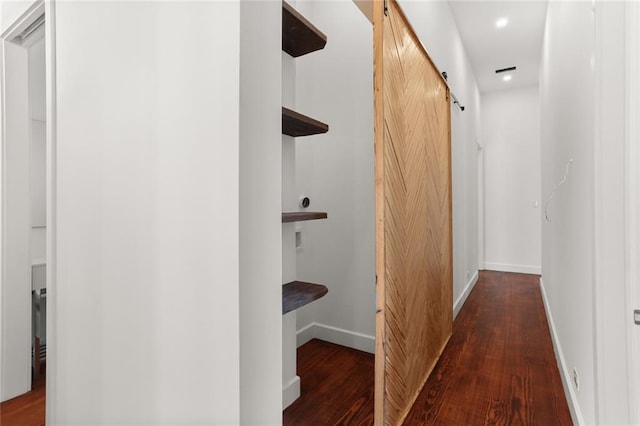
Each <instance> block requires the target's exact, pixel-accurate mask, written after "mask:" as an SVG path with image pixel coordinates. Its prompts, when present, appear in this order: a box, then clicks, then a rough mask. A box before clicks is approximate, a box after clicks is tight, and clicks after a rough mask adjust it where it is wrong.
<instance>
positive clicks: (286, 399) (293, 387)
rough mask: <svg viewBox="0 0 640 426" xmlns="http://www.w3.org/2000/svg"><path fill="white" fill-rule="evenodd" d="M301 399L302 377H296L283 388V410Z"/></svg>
mask: <svg viewBox="0 0 640 426" xmlns="http://www.w3.org/2000/svg"><path fill="white" fill-rule="evenodd" d="M298 398H300V377H299V376H295V377H294V378H293V379H291V380H290V381H289V383H287V384H286V385H283V386H282V409H283V410H284V409H285V408H287V407H288V406H290V405H291V404H293V402H294V401H295V400H296V399H298Z"/></svg>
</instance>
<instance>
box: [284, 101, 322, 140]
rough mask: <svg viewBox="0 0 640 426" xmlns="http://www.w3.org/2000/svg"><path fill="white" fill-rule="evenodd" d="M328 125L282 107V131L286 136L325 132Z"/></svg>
mask: <svg viewBox="0 0 640 426" xmlns="http://www.w3.org/2000/svg"><path fill="white" fill-rule="evenodd" d="M328 131H329V125H328V124H325V123H323V122H322V121H318V120H316V119H314V118H311V117H309V116H306V115H304V114H300V113H299V112H296V111H293V110H291V109H289V108H285V107H282V133H283V134H285V135H288V136H293V137H301V136H311V135H319V134H322V133H327V132H328Z"/></svg>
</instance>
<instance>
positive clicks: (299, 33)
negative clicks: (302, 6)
mask: <svg viewBox="0 0 640 426" xmlns="http://www.w3.org/2000/svg"><path fill="white" fill-rule="evenodd" d="M325 44H327V36H326V35H324V33H323V32H322V31H320V30H319V29H317V28H316V27H315V26H314V25H313V24H312V23H311V22H309V21H307V19H306V18H305V17H304V16H302V15H301V14H300V13H299V12H298V11H297V10H295V9H294V8H293V6H291V5H290V4H288V3H287V2H284V1H283V2H282V50H284V51H285V52H287V53H288V54H289V55H291V56H293V57H294V58H297V57H298V56H302V55H306V54H307V53H311V52H315V51H316V50H320V49H323V48H324V46H325Z"/></svg>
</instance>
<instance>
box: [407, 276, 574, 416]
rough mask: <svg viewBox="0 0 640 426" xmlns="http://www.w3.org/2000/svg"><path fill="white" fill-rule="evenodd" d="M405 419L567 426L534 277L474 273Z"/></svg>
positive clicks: (553, 359)
mask: <svg viewBox="0 0 640 426" xmlns="http://www.w3.org/2000/svg"><path fill="white" fill-rule="evenodd" d="M405 424H406V425H545V426H553V425H559V426H560V425H562V426H564V425H571V424H572V421H571V415H570V414H569V407H568V405H567V401H566V398H565V395H564V390H563V388H562V382H561V379H560V372H559V371H558V366H557V362H556V358H555V354H554V352H553V344H552V342H551V336H550V334H549V326H548V324H547V318H546V314H545V311H544V305H543V302H542V295H541V293H540V284H539V277H538V276H537V275H526V274H511V273H505V272H489V271H481V272H480V279H479V281H478V284H476V287H475V288H474V290H473V291H472V292H471V294H470V295H469V298H468V299H467V301H466V303H465V304H464V306H463V307H462V310H461V311H460V314H459V315H458V317H457V318H456V321H455V324H454V328H453V335H452V337H451V339H450V340H449V343H448V345H447V348H446V350H445V351H444V353H443V354H442V357H441V358H440V361H438V364H437V365H436V367H435V369H434V370H433V373H432V374H431V377H430V378H429V380H428V381H427V383H426V384H425V386H424V388H423V389H422V392H421V393H420V396H419V397H418V399H417V400H416V402H415V404H414V406H413V408H412V410H411V412H410V413H409V415H408V416H407V418H406V421H405Z"/></svg>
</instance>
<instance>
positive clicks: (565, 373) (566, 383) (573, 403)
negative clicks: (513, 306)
mask: <svg viewBox="0 0 640 426" xmlns="http://www.w3.org/2000/svg"><path fill="white" fill-rule="evenodd" d="M540 292H541V293H542V301H543V302H544V311H545V313H546V314H547V323H548V324H549V331H550V332H551V340H552V341H553V351H554V352H555V354H556V362H557V363H558V368H559V369H560V377H561V378H562V387H563V388H564V394H565V396H566V398H567V403H568V405H569V411H570V412H571V418H572V420H573V423H574V424H576V425H584V424H585V422H584V417H583V416H582V411H581V410H580V404H579V403H578V396H577V395H576V392H575V389H574V387H573V385H572V383H571V375H570V373H569V369H568V368H567V363H566V362H565V359H564V353H563V352H562V346H561V345H560V339H559V337H558V332H557V331H556V326H555V323H554V322H553V316H552V315H551V308H550V307H549V301H548V300H547V293H546V291H545V289H544V283H543V281H542V277H540Z"/></svg>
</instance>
